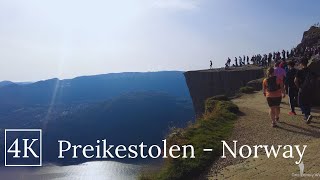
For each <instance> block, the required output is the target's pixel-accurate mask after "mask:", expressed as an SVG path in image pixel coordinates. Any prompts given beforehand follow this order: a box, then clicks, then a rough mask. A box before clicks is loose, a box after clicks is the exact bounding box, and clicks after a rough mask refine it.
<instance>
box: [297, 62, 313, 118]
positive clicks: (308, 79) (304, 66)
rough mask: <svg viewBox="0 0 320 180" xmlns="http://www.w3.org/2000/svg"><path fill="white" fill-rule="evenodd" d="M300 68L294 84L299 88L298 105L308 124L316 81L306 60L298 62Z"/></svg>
mask: <svg viewBox="0 0 320 180" xmlns="http://www.w3.org/2000/svg"><path fill="white" fill-rule="evenodd" d="M300 66H301V69H300V70H298V72H297V74H296V77H295V79H294V83H295V85H296V86H297V87H298V88H299V92H298V104H299V106H300V109H301V111H302V113H303V114H304V120H305V121H306V123H308V124H309V123H310V122H311V120H312V115H311V103H312V98H313V92H314V84H315V81H316V79H315V78H314V74H313V73H312V72H311V71H310V69H309V68H308V59H307V58H303V59H302V60H301V61H300Z"/></svg>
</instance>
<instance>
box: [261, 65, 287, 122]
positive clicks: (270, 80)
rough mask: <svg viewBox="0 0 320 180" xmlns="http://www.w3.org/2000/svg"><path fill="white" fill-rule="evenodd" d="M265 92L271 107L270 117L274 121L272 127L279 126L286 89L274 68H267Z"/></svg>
mask: <svg viewBox="0 0 320 180" xmlns="http://www.w3.org/2000/svg"><path fill="white" fill-rule="evenodd" d="M262 88H263V94H264V96H265V97H266V98H267V102H268V105H269V107H270V111H269V114H270V118H271V121H272V127H277V122H278V121H279V114H280V103H281V100H282V97H283V98H284V97H285V90H284V85H283V80H282V79H280V78H278V77H277V76H275V74H274V68H272V67H271V68H269V69H268V70H267V78H265V79H264V80H263V82H262Z"/></svg>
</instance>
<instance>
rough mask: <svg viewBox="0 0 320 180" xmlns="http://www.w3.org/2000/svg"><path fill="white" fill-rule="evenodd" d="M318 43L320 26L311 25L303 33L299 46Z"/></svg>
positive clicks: (319, 40) (310, 45) (319, 42)
mask: <svg viewBox="0 0 320 180" xmlns="http://www.w3.org/2000/svg"><path fill="white" fill-rule="evenodd" d="M317 45H320V28H319V27H316V26H311V27H310V29H309V30H308V31H305V32H304V33H303V37H302V40H301V43H300V44H299V45H298V46H297V48H301V47H312V46H317Z"/></svg>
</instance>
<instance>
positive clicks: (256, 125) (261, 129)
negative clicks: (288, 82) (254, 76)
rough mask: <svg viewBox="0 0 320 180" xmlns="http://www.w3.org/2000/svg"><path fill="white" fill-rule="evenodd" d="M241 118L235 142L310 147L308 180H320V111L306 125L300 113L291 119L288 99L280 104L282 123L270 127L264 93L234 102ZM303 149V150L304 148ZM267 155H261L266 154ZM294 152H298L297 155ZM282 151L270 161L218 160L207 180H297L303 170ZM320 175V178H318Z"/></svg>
mask: <svg viewBox="0 0 320 180" xmlns="http://www.w3.org/2000/svg"><path fill="white" fill-rule="evenodd" d="M233 102H234V103H235V104H237V105H238V106H239V108H240V111H241V112H242V114H241V115H240V117H239V119H238V120H237V122H236V123H235V128H234V131H233V134H232V137H231V138H230V139H229V141H228V144H229V145H232V140H238V148H239V147H240V146H241V145H244V144H246V145H250V146H253V145H275V146H276V145H301V146H302V145H304V144H306V145H308V147H307V148H306V151H305V154H304V156H303V163H304V166H305V169H304V173H305V176H309V174H311V175H312V174H313V175H319V176H318V177H314V178H319V179H320V153H319V151H320V110H319V108H317V109H313V110H312V111H313V113H312V114H313V115H314V118H313V120H312V123H310V124H306V123H305V122H304V121H303V120H302V119H303V116H302V114H301V111H300V110H298V108H297V110H296V112H297V114H298V115H297V116H289V115H288V112H289V110H290V109H289V105H288V97H286V98H285V99H284V100H283V103H282V104H281V115H280V123H278V126H279V127H278V128H272V127H271V121H270V119H269V115H268V106H267V103H266V100H265V97H264V96H263V95H262V92H257V93H254V94H250V95H244V96H242V97H240V98H237V99H235V100H233ZM301 149H302V147H301ZM263 152H264V151H262V150H261V151H259V153H263ZM294 152H295V151H294ZM282 153H283V150H282V151H280V154H279V155H280V157H278V158H274V157H271V158H269V159H268V158H267V157H266V155H261V154H260V156H259V158H257V159H253V158H252V157H250V158H248V159H240V158H237V159H234V158H232V156H231V155H230V154H228V156H227V157H228V158H227V159H219V160H218V161H217V162H216V163H215V164H214V165H213V166H212V168H211V171H210V173H209V175H208V179H272V177H274V178H275V179H295V178H298V177H297V176H296V175H300V170H299V167H298V165H296V164H295V161H296V160H298V159H299V158H298V157H299V156H298V155H297V154H293V155H294V156H295V159H284V158H283V157H282ZM317 173H318V174H317Z"/></svg>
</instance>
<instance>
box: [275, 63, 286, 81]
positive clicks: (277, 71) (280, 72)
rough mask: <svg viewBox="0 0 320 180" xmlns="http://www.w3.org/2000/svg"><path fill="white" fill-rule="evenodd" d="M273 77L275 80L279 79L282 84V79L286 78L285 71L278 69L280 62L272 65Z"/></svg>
mask: <svg viewBox="0 0 320 180" xmlns="http://www.w3.org/2000/svg"><path fill="white" fill-rule="evenodd" d="M274 75H275V76H277V78H279V79H281V80H282V82H284V80H285V79H284V78H285V77H286V71H285V70H284V69H283V68H281V67H280V62H276V63H275V64H274Z"/></svg>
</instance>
